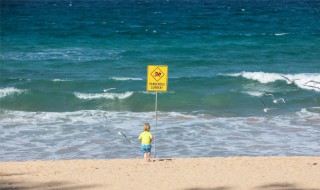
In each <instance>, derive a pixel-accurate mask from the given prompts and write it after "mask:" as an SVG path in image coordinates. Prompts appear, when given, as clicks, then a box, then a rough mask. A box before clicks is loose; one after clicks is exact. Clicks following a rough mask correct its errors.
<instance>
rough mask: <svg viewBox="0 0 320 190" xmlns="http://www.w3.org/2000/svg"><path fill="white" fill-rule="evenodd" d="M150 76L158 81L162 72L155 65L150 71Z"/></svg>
mask: <svg viewBox="0 0 320 190" xmlns="http://www.w3.org/2000/svg"><path fill="white" fill-rule="evenodd" d="M151 75H152V77H153V78H154V80H156V81H159V80H160V79H161V78H162V77H163V76H164V74H163V72H162V71H161V70H160V69H159V67H157V68H156V69H155V70H154V71H153V72H152V73H151Z"/></svg>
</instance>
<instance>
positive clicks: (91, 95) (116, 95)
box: [74, 92, 133, 100]
mask: <svg viewBox="0 0 320 190" xmlns="http://www.w3.org/2000/svg"><path fill="white" fill-rule="evenodd" d="M132 94H133V92H124V93H80V92H74V95H75V96H76V97H77V98H79V99H85V100H90V99H100V98H105V99H111V100H114V99H120V100H123V99H126V98H128V97H130V96H131V95H132Z"/></svg>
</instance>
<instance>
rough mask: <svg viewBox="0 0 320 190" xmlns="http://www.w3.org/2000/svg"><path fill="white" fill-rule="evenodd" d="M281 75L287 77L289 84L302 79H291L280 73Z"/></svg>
mask: <svg viewBox="0 0 320 190" xmlns="http://www.w3.org/2000/svg"><path fill="white" fill-rule="evenodd" d="M280 76H281V77H283V78H284V79H286V81H287V83H288V84H292V83H293V82H294V81H296V80H300V79H293V80H291V79H289V78H288V77H286V76H284V75H280Z"/></svg>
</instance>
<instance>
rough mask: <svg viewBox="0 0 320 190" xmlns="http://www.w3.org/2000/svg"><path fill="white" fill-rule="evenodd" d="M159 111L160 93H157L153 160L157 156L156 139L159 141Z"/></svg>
mask: <svg viewBox="0 0 320 190" xmlns="http://www.w3.org/2000/svg"><path fill="white" fill-rule="evenodd" d="M157 110H158V92H156V101H155V120H156V121H155V123H156V124H155V128H154V153H153V158H156V155H157V152H156V151H157V148H156V145H157V144H156V139H157V123H158V116H157Z"/></svg>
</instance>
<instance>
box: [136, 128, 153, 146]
mask: <svg viewBox="0 0 320 190" xmlns="http://www.w3.org/2000/svg"><path fill="white" fill-rule="evenodd" d="M139 140H141V144H143V145H149V144H150V143H151V140H152V134H151V133H150V132H149V131H143V132H142V133H141V134H140V136H139Z"/></svg>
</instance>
